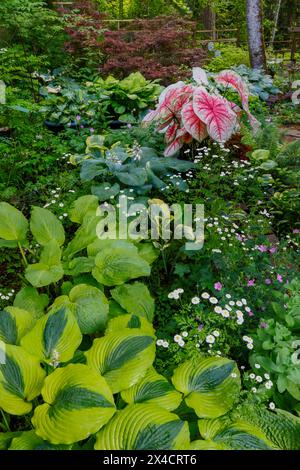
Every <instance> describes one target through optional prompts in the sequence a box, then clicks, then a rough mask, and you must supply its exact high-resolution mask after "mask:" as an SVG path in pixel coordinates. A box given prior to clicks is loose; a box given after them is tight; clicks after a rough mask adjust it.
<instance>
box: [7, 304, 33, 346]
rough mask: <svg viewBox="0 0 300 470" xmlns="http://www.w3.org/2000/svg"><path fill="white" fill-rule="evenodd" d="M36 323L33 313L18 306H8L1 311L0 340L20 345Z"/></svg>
mask: <svg viewBox="0 0 300 470" xmlns="http://www.w3.org/2000/svg"><path fill="white" fill-rule="evenodd" d="M34 324H35V318H34V317H33V316H32V315H31V313H29V312H27V311H26V310H23V309H20V308H17V307H6V309H5V310H2V311H0V340H2V341H4V342H5V343H6V344H15V345H18V344H19V343H20V340H21V338H22V337H23V336H24V335H25V334H26V333H28V331H30V330H31V328H32V327H33V326H34Z"/></svg>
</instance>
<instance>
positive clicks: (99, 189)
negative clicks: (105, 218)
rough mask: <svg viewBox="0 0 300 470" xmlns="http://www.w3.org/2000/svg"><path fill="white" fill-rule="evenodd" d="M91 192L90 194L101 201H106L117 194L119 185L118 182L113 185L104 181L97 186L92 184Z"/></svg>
mask: <svg viewBox="0 0 300 470" xmlns="http://www.w3.org/2000/svg"><path fill="white" fill-rule="evenodd" d="M91 192H92V194H94V195H95V196H97V198H98V200H99V201H100V202H103V201H107V200H108V199H110V198H112V197H115V196H117V195H118V194H119V192H120V185H119V184H118V183H115V184H114V185H113V186H111V184H110V183H107V182H105V183H101V184H99V185H97V186H92V188H91Z"/></svg>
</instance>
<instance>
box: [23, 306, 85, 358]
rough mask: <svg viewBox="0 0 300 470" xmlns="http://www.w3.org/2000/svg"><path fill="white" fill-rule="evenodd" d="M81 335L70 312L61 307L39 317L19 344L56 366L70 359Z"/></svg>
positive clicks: (79, 341) (80, 339)
mask: <svg viewBox="0 0 300 470" xmlns="http://www.w3.org/2000/svg"><path fill="white" fill-rule="evenodd" d="M81 341H82V335H81V332H80V329H79V326H78V324H77V321H76V319H75V317H74V315H73V313H72V312H70V311H69V310H68V309H65V308H61V309H59V310H57V311H51V312H50V313H48V314H47V315H45V316H44V317H42V318H41V319H39V320H38V321H37V322H36V324H35V326H34V328H33V329H32V330H31V331H30V332H29V333H28V334H27V335H26V336H24V337H23V338H22V339H21V345H22V347H23V348H24V349H26V350H27V351H30V352H32V353H33V354H34V355H35V356H36V357H38V358H39V359H40V360H42V361H45V362H47V363H48V364H52V365H54V366H57V365H58V364H59V363H60V362H67V361H69V360H71V359H72V357H73V356H74V353H75V351H76V349H77V348H78V346H79V345H80V343H81Z"/></svg>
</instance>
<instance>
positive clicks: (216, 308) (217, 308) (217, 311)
mask: <svg viewBox="0 0 300 470" xmlns="http://www.w3.org/2000/svg"><path fill="white" fill-rule="evenodd" d="M214 311H215V312H216V313H222V311H223V309H222V307H220V306H219V305H217V306H216V307H215V308H214Z"/></svg>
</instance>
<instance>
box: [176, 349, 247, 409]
mask: <svg viewBox="0 0 300 470" xmlns="http://www.w3.org/2000/svg"><path fill="white" fill-rule="evenodd" d="M172 382H173V384H174V386H175V388H176V390H179V391H180V392H182V393H183V394H184V396H185V401H186V404H187V405H188V406H189V407H191V408H193V409H194V410H195V412H196V414H197V415H198V416H199V417H200V418H217V417H219V416H222V415H224V414H225V413H227V412H228V411H229V410H230V409H231V408H232V406H233V404H234V402H235V401H236V400H237V398H238V397H239V394H240V388H241V383H240V374H239V371H238V368H237V366H236V364H235V362H234V361H231V360H229V359H226V358H217V357H211V358H207V359H203V358H200V359H197V360H192V359H191V360H189V361H186V362H184V363H183V364H181V365H180V366H179V367H177V369H175V371H174V375H173V377H172Z"/></svg>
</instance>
